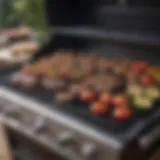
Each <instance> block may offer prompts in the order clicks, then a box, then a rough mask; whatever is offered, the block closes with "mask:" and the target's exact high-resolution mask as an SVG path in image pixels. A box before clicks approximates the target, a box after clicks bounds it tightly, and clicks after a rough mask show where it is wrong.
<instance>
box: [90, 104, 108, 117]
mask: <svg viewBox="0 0 160 160" xmlns="http://www.w3.org/2000/svg"><path fill="white" fill-rule="evenodd" d="M90 109H91V112H92V113H93V114H94V115H104V114H106V113H107V111H108V109H109V106H107V105H104V104H103V103H101V102H95V103H94V104H92V106H91V108H90Z"/></svg>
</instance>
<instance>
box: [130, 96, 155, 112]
mask: <svg viewBox="0 0 160 160" xmlns="http://www.w3.org/2000/svg"><path fill="white" fill-rule="evenodd" d="M133 104H134V107H135V108H136V109H142V110H145V109H146V110H147V109H150V108H152V104H153V100H152V99H150V98H148V97H144V96H136V97H135V98H134V100H133Z"/></svg>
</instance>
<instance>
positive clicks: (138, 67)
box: [131, 61, 149, 73]
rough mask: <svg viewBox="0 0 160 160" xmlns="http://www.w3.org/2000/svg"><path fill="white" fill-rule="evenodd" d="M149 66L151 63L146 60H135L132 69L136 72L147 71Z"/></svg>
mask: <svg viewBox="0 0 160 160" xmlns="http://www.w3.org/2000/svg"><path fill="white" fill-rule="evenodd" d="M148 67H149V65H148V64H147V63H146V62H141V61H140V62H135V63H133V64H131V71H133V72H135V73H140V72H143V71H145V70H146V69H147V68H148Z"/></svg>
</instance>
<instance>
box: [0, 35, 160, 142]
mask: <svg viewBox="0 0 160 160" xmlns="http://www.w3.org/2000/svg"><path fill="white" fill-rule="evenodd" d="M71 39H72V38H71ZM57 40H58V39H57ZM65 40H66V39H65ZM65 42H66V41H65ZM68 42H73V41H67V43H66V45H64V47H62V46H63V45H62V44H64V43H62V39H61V41H60V42H59V43H58V41H55V42H53V43H50V44H47V46H45V47H43V48H42V49H41V50H40V51H39V52H37V54H36V55H35V57H34V59H33V60H35V59H37V58H40V57H43V56H45V54H44V53H51V52H49V51H52V53H53V51H56V50H57V49H58V48H59V47H58V46H60V47H61V48H71V46H70V45H71V44H72V48H74V49H78V48H79V47H80V46H79V45H77V46H74V47H73V45H74V43H68ZM74 42H75V41H74ZM77 42H78V41H77ZM53 44H54V45H53ZM78 44H79V43H78ZM88 44H89V43H88ZM101 45H102V43H101ZM88 46H90V45H88ZM95 46H96V45H95ZM46 47H47V48H46ZM105 47H106V46H105ZM97 48H98V47H97ZM79 49H80V48H79ZM89 49H91V47H88V48H85V49H84V50H89ZM92 49H93V48H92ZM130 49H131V50H132V51H133V49H132V48H130ZM100 50H101V51H102V50H103V51H104V48H103V47H102V46H101V47H100ZM45 51H48V52H45ZM97 51H98V49H97ZM140 51H142V50H140ZM109 53H110V54H111V55H112V53H111V52H109V50H108V51H106V52H105V53H104V54H106V55H107V56H111V55H110V54H109ZM119 53H120V52H118V55H120V54H119ZM123 53H125V52H123ZM142 53H143V52H142ZM144 53H145V52H144ZM115 55H116V52H114V53H113V56H115ZM131 55H134V54H131ZM146 55H147V54H146ZM122 56H124V55H122ZM133 57H134V56H133ZM142 57H143V58H145V59H146V58H147V57H144V55H143V56H142ZM149 57H153V56H149ZM149 57H148V58H147V59H148V60H149V59H150V58H149ZM136 58H138V57H136ZM154 60H155V61H154ZM151 61H152V63H154V62H155V63H157V62H156V58H153V59H152V60H151ZM17 70H18V67H17V68H15V69H13V70H10V71H9V70H8V72H6V73H5V74H4V75H3V77H2V78H1V84H2V85H4V86H6V87H7V88H9V89H11V90H13V91H15V92H18V93H20V94H22V95H24V96H27V97H31V98H34V99H35V100H38V101H40V102H43V103H45V104H47V105H46V106H49V107H50V108H52V109H53V111H54V110H55V109H56V110H58V111H60V112H63V113H65V114H67V115H69V116H71V117H73V118H74V119H76V120H78V121H81V122H82V123H84V124H87V125H90V126H92V127H94V128H95V129H97V130H98V131H100V132H104V133H107V134H109V135H112V136H114V137H115V139H118V140H122V141H130V140H134V139H137V138H138V137H139V136H141V135H142V134H143V133H145V132H147V131H148V130H149V129H151V127H154V126H155V125H157V124H159V120H160V116H159V115H160V108H159V105H160V102H159V101H157V102H156V103H155V104H154V106H153V109H151V110H149V111H148V112H147V111H146V112H145V111H144V112H141V111H135V112H134V115H133V116H132V118H131V119H130V120H127V121H117V120H114V119H113V118H111V117H109V116H108V117H107V116H104V117H98V116H93V115H92V114H91V113H90V111H89V109H88V107H87V106H86V105H84V104H83V103H80V102H72V103H68V104H63V105H61V104H58V103H57V102H56V101H55V100H54V94H53V93H52V94H51V93H50V92H49V91H44V90H42V89H36V90H35V89H25V88H22V87H18V86H16V85H14V84H13V83H12V82H11V78H12V74H13V73H14V72H15V71H17ZM44 107H45V106H44Z"/></svg>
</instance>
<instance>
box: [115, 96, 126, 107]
mask: <svg viewBox="0 0 160 160" xmlns="http://www.w3.org/2000/svg"><path fill="white" fill-rule="evenodd" d="M128 102H129V100H128V97H127V96H125V95H118V96H115V97H114V98H113V99H112V103H113V105H114V106H115V107H119V106H121V107H123V106H124V107H126V106H128V104H129V103H128Z"/></svg>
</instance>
